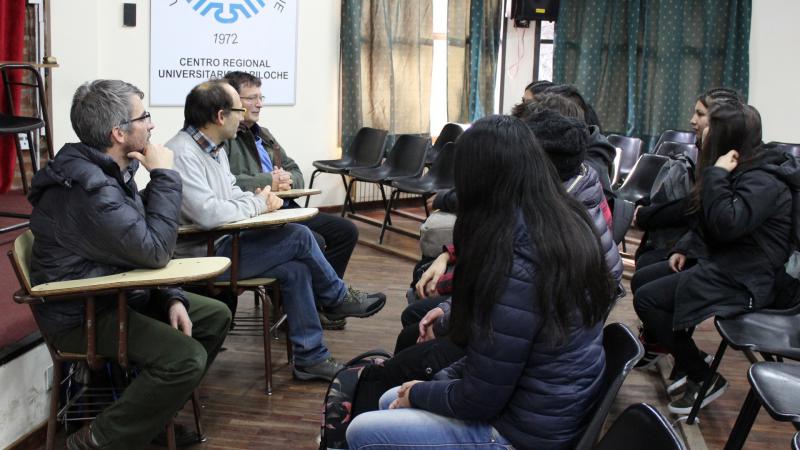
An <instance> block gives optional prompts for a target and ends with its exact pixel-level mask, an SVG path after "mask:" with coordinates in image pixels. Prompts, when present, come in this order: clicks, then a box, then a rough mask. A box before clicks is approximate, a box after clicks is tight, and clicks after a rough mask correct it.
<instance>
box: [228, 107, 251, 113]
mask: <svg viewBox="0 0 800 450" xmlns="http://www.w3.org/2000/svg"><path fill="white" fill-rule="evenodd" d="M228 110H229V111H236V112H240V113H242V114H244V113H246V112H247V108H228Z"/></svg>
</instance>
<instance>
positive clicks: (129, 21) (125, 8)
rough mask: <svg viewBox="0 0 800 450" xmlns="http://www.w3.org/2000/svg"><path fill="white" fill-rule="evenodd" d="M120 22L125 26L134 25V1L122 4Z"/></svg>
mask: <svg viewBox="0 0 800 450" xmlns="http://www.w3.org/2000/svg"><path fill="white" fill-rule="evenodd" d="M122 24H123V25H125V26H126V27H135V26H136V3H123V4H122Z"/></svg>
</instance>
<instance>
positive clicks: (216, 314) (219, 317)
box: [209, 302, 233, 335]
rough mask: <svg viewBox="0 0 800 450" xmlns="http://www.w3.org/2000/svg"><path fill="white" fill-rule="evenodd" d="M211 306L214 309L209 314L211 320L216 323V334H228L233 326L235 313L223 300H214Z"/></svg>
mask: <svg viewBox="0 0 800 450" xmlns="http://www.w3.org/2000/svg"><path fill="white" fill-rule="evenodd" d="M211 307H212V308H213V311H212V312H211V313H210V314H209V317H210V319H211V320H210V321H209V322H210V323H212V324H214V331H215V333H214V334H215V335H220V334H227V333H228V330H230V328H231V321H232V320H233V314H232V313H231V310H230V308H228V307H227V306H226V305H225V304H224V303H222V302H213V303H212V304H211Z"/></svg>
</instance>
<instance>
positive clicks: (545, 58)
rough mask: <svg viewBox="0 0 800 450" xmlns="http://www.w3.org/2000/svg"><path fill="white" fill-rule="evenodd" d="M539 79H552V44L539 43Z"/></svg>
mask: <svg viewBox="0 0 800 450" xmlns="http://www.w3.org/2000/svg"><path fill="white" fill-rule="evenodd" d="M539 49H540V50H539V79H540V80H552V79H553V44H541V46H540V47H539Z"/></svg>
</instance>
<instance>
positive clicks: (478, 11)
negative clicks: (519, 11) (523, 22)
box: [447, 0, 503, 123]
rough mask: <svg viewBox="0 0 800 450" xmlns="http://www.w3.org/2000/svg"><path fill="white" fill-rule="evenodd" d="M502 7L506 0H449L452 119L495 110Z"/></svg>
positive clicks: (462, 119)
mask: <svg viewBox="0 0 800 450" xmlns="http://www.w3.org/2000/svg"><path fill="white" fill-rule="evenodd" d="M502 10H503V2H502V0H449V1H448V3H447V116H448V120H449V121H451V122H460V123H467V122H472V121H474V120H476V119H479V118H481V117H484V116H486V115H488V114H491V113H492V112H493V111H494V100H495V95H494V94H495V90H494V88H495V80H496V78H497V57H498V52H499V49H500V26H501V20H502ZM465 94H466V95H465Z"/></svg>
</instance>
